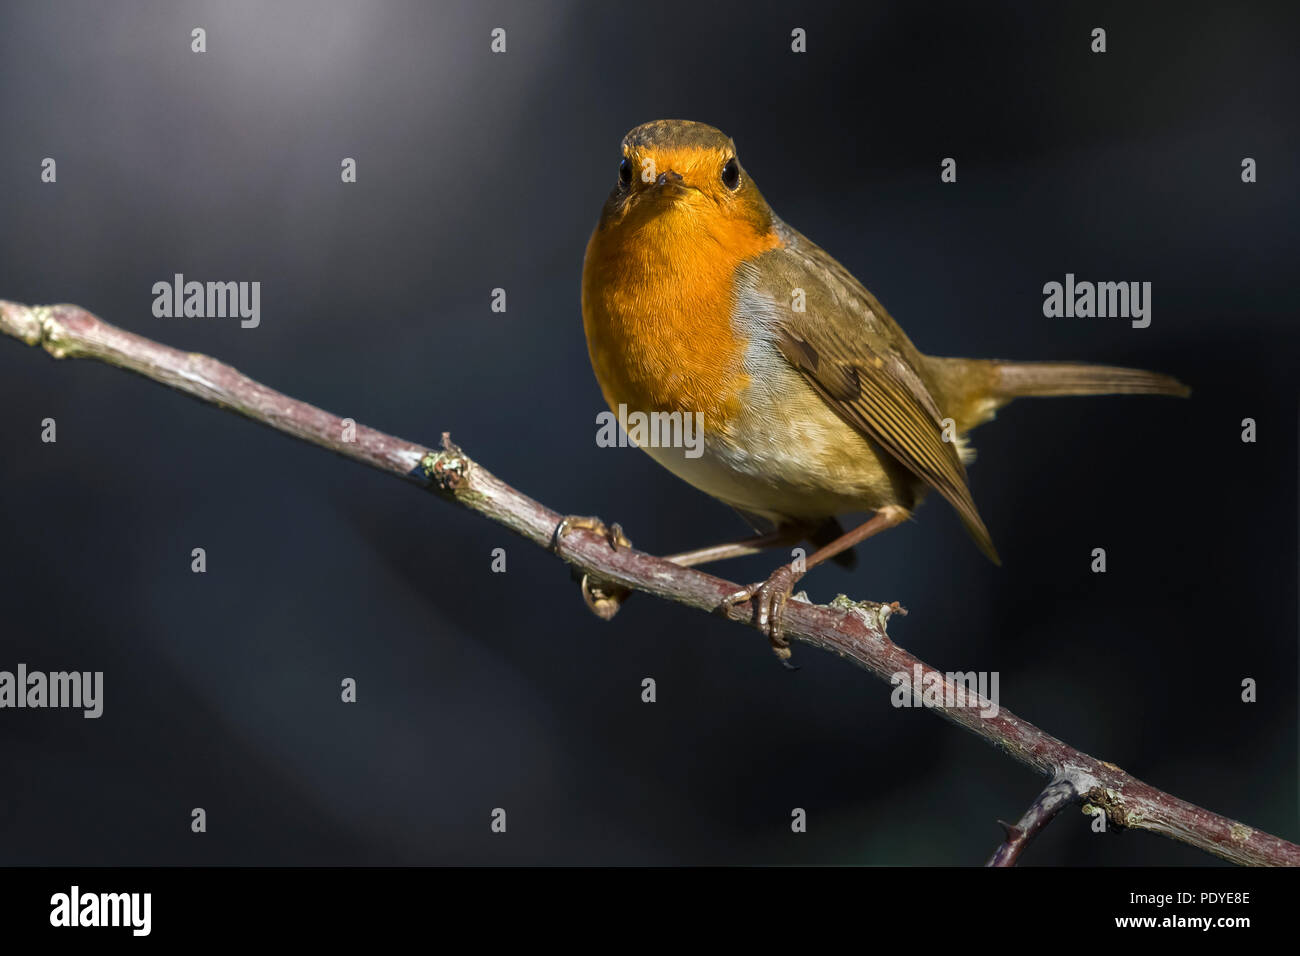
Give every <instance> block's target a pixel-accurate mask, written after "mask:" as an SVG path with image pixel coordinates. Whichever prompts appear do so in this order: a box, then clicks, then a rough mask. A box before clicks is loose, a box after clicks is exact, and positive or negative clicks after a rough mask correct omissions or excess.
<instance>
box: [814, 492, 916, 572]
mask: <svg viewBox="0 0 1300 956" xmlns="http://www.w3.org/2000/svg"><path fill="white" fill-rule="evenodd" d="M907 516H908V511H907V509H906V508H899V507H898V506H897V505H887V506H885V507H884V508H881V509H880V510H879V511H877V512H876V513H875V514H874V515H872V517H871V519H870V520H869V521H864V522H863V523H862V524H860V525H858V526H857V527H856V528H854V529H853V530H852V531H849V532H846V533H844V534H842V535H840V536H839V537H838V538H836V539H835V540H834V541H832V542H831V543H830V544H828V545H826V546H825V547H823V548H818V549H817V550H816V551H814V552H813V553H812V554H810V555H808V558H807V560H806V561H804V569H805V570H806V571H811V570H812V569H813V568H815V567H817V565H819V564H821V563H822V562H823V561H829V560H830V559H831V558H833V557H835V555H837V554H839V553H840V552H842V551H847V550H848V549H849V548H851V547H853V546H854V545H855V544H860V543H861V542H863V541H866V540H867V539H868V538H870V537H872V536H873V535H877V534H880V532H882V531H885V530H886V529H888V528H892V527H894V526H895V525H897V524H902V523H903V522H904V521H906V520H907Z"/></svg>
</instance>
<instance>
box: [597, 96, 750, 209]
mask: <svg viewBox="0 0 1300 956" xmlns="http://www.w3.org/2000/svg"><path fill="white" fill-rule="evenodd" d="M665 217H666V218H668V219H670V220H672V221H673V222H674V223H676V224H678V225H680V226H683V227H691V226H695V227H704V228H708V229H710V231H713V228H712V227H729V229H734V228H736V227H744V228H746V229H748V228H752V229H754V230H755V231H756V232H758V233H759V234H766V233H768V232H769V231H770V230H771V227H772V218H773V217H772V211H771V209H770V208H769V207H768V205H767V202H766V201H765V200H764V199H763V196H762V194H761V193H760V192H759V191H758V187H757V186H756V185H755V184H754V181H753V180H752V179H751V178H750V177H749V175H748V173H746V172H745V169H744V167H743V166H741V165H740V159H739V157H738V156H737V155H736V144H735V143H734V142H732V141H731V138H730V137H729V136H727V134H726V133H723V132H722V131H721V130H718V129H715V128H714V127H712V126H708V125H706V124H704V123H695V122H692V121H690V120H656V121H654V122H652V123H643V124H642V125H640V126H638V127H636V128H635V129H633V130H632V131H631V132H629V133H628V134H627V135H626V136H624V137H623V143H622V156H621V157H620V159H619V164H618V177H617V180H616V182H615V184H614V189H613V190H612V191H611V192H610V195H609V198H608V199H607V200H606V202H605V208H604V210H603V212H602V214H601V222H600V225H601V228H605V227H607V226H613V225H625V226H632V227H633V228H637V227H640V226H645V225H648V224H650V223H651V222H657V224H659V225H663V222H662V220H663V219H664V218H665ZM692 231H694V230H692Z"/></svg>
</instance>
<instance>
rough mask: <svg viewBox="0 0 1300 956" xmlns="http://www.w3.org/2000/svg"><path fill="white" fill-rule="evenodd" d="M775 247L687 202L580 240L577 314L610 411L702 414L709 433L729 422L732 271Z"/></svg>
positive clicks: (735, 347) (733, 373) (733, 355)
mask: <svg viewBox="0 0 1300 956" xmlns="http://www.w3.org/2000/svg"><path fill="white" fill-rule="evenodd" d="M638 213H639V215H638ZM778 243H779V239H778V238H777V237H776V235H775V234H774V233H768V234H766V235H761V234H757V233H756V232H755V230H754V229H753V227H752V225H750V224H749V223H747V222H742V221H732V220H728V219H725V218H723V217H720V216H709V215H707V210H705V211H704V212H702V211H701V210H700V209H698V208H695V207H693V206H692V204H691V202H690V201H689V200H681V201H679V203H678V204H677V205H674V206H671V207H669V208H649V209H637V210H632V211H631V213H629V215H628V216H626V217H625V218H624V219H623V220H621V221H619V222H615V223H611V224H608V225H607V226H606V227H605V228H603V229H601V228H598V229H597V230H596V232H595V233H594V234H593V235H592V237H591V241H590V242H589V243H588V245H587V256H586V261H585V264H584V267H583V277H582V315H583V324H584V327H585V329H586V334H587V347H588V350H589V352H590V354H591V363H592V367H593V368H594V369H595V372H596V378H597V381H599V383H600V387H601V391H602V392H603V393H604V395H605V400H606V401H607V402H608V403H609V405H610V407H611V408H617V406H618V405H620V404H625V405H627V407H628V410H629V411H638V410H639V411H668V412H673V411H681V412H702V413H703V414H704V427H705V429H706V430H708V431H714V430H716V429H718V428H719V427H723V426H724V425H725V423H726V422H729V421H730V420H731V419H732V418H733V417H734V416H735V414H736V411H737V410H738V407H739V400H740V393H741V392H742V391H743V389H744V388H745V386H746V385H747V384H748V382H749V378H748V376H747V375H746V373H745V370H744V365H743V358H744V351H745V347H746V345H747V344H748V343H747V339H746V337H745V335H744V334H743V331H741V330H737V329H736V327H735V326H734V324H733V321H732V309H733V305H734V301H735V292H734V287H733V277H734V275H735V271H736V267H737V266H738V265H739V264H740V263H741V262H743V261H744V260H746V259H749V258H752V257H754V256H757V255H759V254H760V253H762V252H764V251H765V250H767V249H770V248H772V247H773V246H775V245H777V244H778Z"/></svg>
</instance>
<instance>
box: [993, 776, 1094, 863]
mask: <svg viewBox="0 0 1300 956" xmlns="http://www.w3.org/2000/svg"><path fill="white" fill-rule="evenodd" d="M1078 799H1079V794H1078V793H1077V792H1076V791H1075V789H1074V784H1073V783H1071V782H1070V781H1069V780H1053V781H1052V782H1051V783H1049V784H1048V785H1047V786H1046V787H1044V788H1043V792H1042V793H1040V794H1039V795H1038V797H1037V799H1035V800H1034V802H1033V803H1031V804H1030V805H1029V809H1028V810H1026V811H1025V815H1024V816H1022V817H1021V818H1020V821H1019V822H1018V823H1016V824H1014V825H1012V824H1010V823H1003V822H1002V821H1001V820H999V821H998V822H999V823H1001V824H1002V826H1003V828H1004V829H1005V830H1006V831H1007V838H1006V840H1004V841H1003V842H1002V845H1001V846H1000V847H998V848H997V849H996V850H994V851H993V855H992V856H991V857H989V861H988V863H986V864H984V865H985V866H1015V865H1016V861H1017V860H1019V859H1020V854H1021V853H1023V852H1024V850H1025V847H1027V846H1029V841H1030V840H1032V839H1033V838H1034V837H1036V836H1038V831H1039V830H1041V829H1043V827H1045V826H1047V825H1048V824H1049V823H1051V822H1052V820H1053V819H1055V817H1056V815H1057V814H1058V813H1060V812H1061V811H1062V810H1064V809H1065V808H1066V807H1067V806H1069V805H1070V804H1071V803H1074V802H1076V801H1077V800H1078Z"/></svg>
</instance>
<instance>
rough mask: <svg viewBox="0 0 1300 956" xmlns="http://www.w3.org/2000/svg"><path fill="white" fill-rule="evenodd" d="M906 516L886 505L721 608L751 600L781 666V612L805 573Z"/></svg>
mask: <svg viewBox="0 0 1300 956" xmlns="http://www.w3.org/2000/svg"><path fill="white" fill-rule="evenodd" d="M907 516H908V511H907V509H906V508H900V507H898V506H897V505H887V506H886V507H884V508H881V509H880V510H879V511H877V512H876V513H875V515H873V516H872V517H871V519H870V520H869V521H866V522H864V523H862V524H860V525H858V527H856V528H854V529H853V530H852V531H849V532H847V533H846V534H842V535H840V536H839V537H838V538H836V539H835V540H834V541H832V542H831V543H830V544H828V545H826V546H825V547H823V548H819V549H818V550H816V551H814V552H813V553H812V554H810V555H809V556H808V557H807V558H806V559H805V560H804V565H803V569H802V570H800V571H797V572H796V571H795V569H794V566H793V565H792V564H783V565H781V566H780V567H779V568H777V569H776V570H775V571H773V572H772V574H771V575H770V576H769V577H768V579H767V580H766V581H764V582H762V583H761V584H751V585H750V586H749V587H747V588H745V589H744V590H742V591H737V592H736V593H735V594H732V595H729V596H728V597H727V598H726V599H725V600H724V601H723V602H722V606H723V607H724V608H728V609H730V608H731V607H733V606H735V605H737V604H744V603H745V602H746V601H752V602H753V603H754V609H755V615H756V617H757V624H758V628H759V630H761V631H762V632H763V633H765V634H766V635H767V639H768V640H769V641H770V642H771V644H772V652H773V653H774V654H776V656H777V657H778V658H779V659H780V660H781V661H782V662H783V663H785V662H788V661H789V660H790V642H789V641H788V640H786V638H785V629H784V627H783V626H782V623H781V619H782V617H783V616H784V613H785V605H786V602H787V601H788V600H789V599H790V594H791V592H793V591H794V586H795V583H796V582H798V580H799V579H800V578H802V577H803V576H804V575H805V574H806V573H807V572H808V571H809V570H811V569H812V568H815V567H816V566H817V565H819V564H821V563H822V562H824V561H829V560H830V559H831V558H833V557H835V555H837V554H839V553H841V552H842V551H845V550H847V549H848V548H851V547H853V546H854V545H856V544H858V543H860V542H862V541H865V540H866V539H867V538H870V537H871V536H873V535H877V534H879V533H880V532H882V531H884V530H885V529H886V528H892V527H894V525H896V524H900V523H901V522H903V521H905V520H907Z"/></svg>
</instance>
